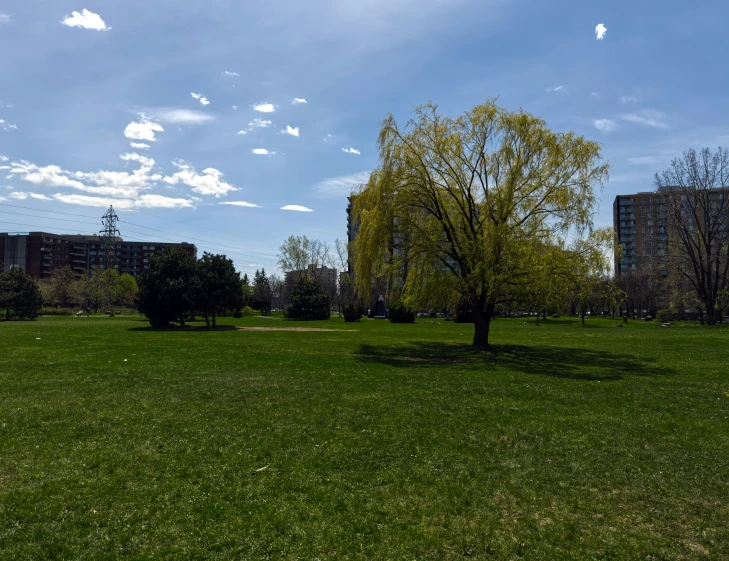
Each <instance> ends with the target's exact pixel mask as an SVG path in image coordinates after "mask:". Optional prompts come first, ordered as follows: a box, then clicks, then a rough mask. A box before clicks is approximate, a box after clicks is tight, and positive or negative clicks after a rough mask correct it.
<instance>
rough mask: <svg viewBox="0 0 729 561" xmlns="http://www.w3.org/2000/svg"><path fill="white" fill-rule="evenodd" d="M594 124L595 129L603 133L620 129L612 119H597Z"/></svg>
mask: <svg viewBox="0 0 729 561" xmlns="http://www.w3.org/2000/svg"><path fill="white" fill-rule="evenodd" d="M592 124H594V125H595V128H596V129H597V130H599V131H602V132H612V131H614V130H616V129H617V128H618V124H617V123H616V122H615V121H611V120H610V119H595V120H594V121H593V122H592Z"/></svg>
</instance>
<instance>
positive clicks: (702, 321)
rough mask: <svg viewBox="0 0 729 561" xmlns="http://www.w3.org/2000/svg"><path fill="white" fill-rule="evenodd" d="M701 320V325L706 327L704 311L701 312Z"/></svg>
mask: <svg viewBox="0 0 729 561" xmlns="http://www.w3.org/2000/svg"><path fill="white" fill-rule="evenodd" d="M699 319H700V320H701V325H704V310H699Z"/></svg>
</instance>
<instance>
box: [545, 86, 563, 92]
mask: <svg viewBox="0 0 729 561" xmlns="http://www.w3.org/2000/svg"><path fill="white" fill-rule="evenodd" d="M544 91H545V92H547V93H552V92H566V91H567V89H566V86H564V85H560V86H554V87H547V88H544Z"/></svg>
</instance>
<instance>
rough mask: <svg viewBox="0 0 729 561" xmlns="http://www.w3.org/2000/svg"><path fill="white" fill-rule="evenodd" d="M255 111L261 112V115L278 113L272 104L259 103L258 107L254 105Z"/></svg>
mask: <svg viewBox="0 0 729 561" xmlns="http://www.w3.org/2000/svg"><path fill="white" fill-rule="evenodd" d="M253 109H254V110H255V111H260V112H261V113H273V112H274V111H276V108H275V107H274V105H273V104H272V103H259V104H258V105H254V106H253Z"/></svg>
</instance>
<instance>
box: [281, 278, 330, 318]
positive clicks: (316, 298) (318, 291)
mask: <svg viewBox="0 0 729 561" xmlns="http://www.w3.org/2000/svg"><path fill="white" fill-rule="evenodd" d="M331 307H332V300H331V296H329V294H327V293H326V292H325V291H324V290H322V288H321V285H320V284H319V282H318V281H316V280H313V279H310V278H309V277H308V276H307V275H301V276H299V278H298V279H297V281H296V283H295V284H294V287H293V289H292V291H291V295H290V297H289V304H288V306H286V309H285V310H284V315H285V317H286V319H299V320H305V321H310V320H321V319H328V318H329V316H330V315H331Z"/></svg>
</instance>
